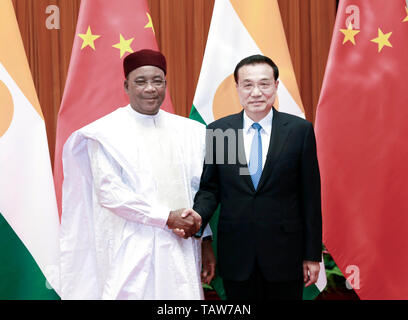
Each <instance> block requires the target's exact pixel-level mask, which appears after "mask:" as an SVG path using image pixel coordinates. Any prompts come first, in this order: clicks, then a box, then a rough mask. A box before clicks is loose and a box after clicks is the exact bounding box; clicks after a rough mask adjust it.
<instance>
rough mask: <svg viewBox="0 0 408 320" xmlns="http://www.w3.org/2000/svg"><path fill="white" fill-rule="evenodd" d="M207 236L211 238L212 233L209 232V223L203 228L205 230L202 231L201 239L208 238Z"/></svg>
mask: <svg viewBox="0 0 408 320" xmlns="http://www.w3.org/2000/svg"><path fill="white" fill-rule="evenodd" d="M208 236H211V237H212V231H211V227H210V224H209V223H207V226H206V227H205V229H204V231H203V235H202V238H205V237H208Z"/></svg>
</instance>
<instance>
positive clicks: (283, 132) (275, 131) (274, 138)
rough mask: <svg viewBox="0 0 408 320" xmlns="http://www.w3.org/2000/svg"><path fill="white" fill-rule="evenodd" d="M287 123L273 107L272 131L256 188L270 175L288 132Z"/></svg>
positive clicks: (259, 187) (260, 186)
mask: <svg viewBox="0 0 408 320" xmlns="http://www.w3.org/2000/svg"><path fill="white" fill-rule="evenodd" d="M287 124H288V123H287V121H284V120H283V119H282V117H281V116H280V114H279V112H278V111H276V110H275V108H273V118H272V132H271V138H270V142H269V148H268V154H267V156H266V162H265V166H264V169H263V170H262V175H261V179H260V181H259V184H258V188H257V190H260V189H261V188H262V186H263V185H264V184H265V182H266V181H267V179H268V178H269V177H270V175H271V173H272V171H273V168H274V166H275V163H276V161H277V160H278V158H279V155H280V153H281V151H282V148H283V146H284V145H285V142H286V138H287V136H288V133H289V129H288V127H287ZM251 183H252V182H251Z"/></svg>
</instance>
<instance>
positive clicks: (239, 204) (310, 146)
mask: <svg viewBox="0 0 408 320" xmlns="http://www.w3.org/2000/svg"><path fill="white" fill-rule="evenodd" d="M278 76H279V71H278V68H277V66H276V65H275V64H274V63H273V61H272V60H271V59H269V58H268V57H265V56H261V55H255V56H250V57H247V58H245V59H243V60H242V61H241V62H240V63H238V65H237V67H236V69H235V72H234V77H235V82H236V88H237V92H238V95H239V99H240V102H241V105H242V106H243V108H244V110H243V111H242V112H240V113H238V114H234V115H230V116H227V117H224V118H222V119H219V120H217V121H214V122H213V123H211V124H210V125H209V126H208V129H207V150H206V161H205V163H204V169H203V173H202V176H201V182H200V189H199V191H198V192H197V194H196V196H195V199H194V207H193V210H194V211H196V212H197V213H198V214H200V215H201V217H202V225H203V227H204V226H205V225H206V224H207V223H208V222H209V220H210V218H211V217H212V215H213V213H214V211H215V210H216V208H217V207H218V205H219V204H221V209H220V215H219V221H218V266H219V274H220V276H221V277H222V278H223V282H224V288H225V291H226V295H227V298H228V299H234V300H236V299H301V298H302V292H303V285H304V284H305V285H306V286H308V285H310V284H313V283H315V282H316V281H317V278H318V274H319V262H320V261H321V247H322V220H321V198H320V174H319V167H318V162H317V154H316V142H315V135H314V130H313V126H312V124H311V123H310V122H308V121H306V120H304V119H301V118H299V117H296V116H293V115H289V114H286V113H282V112H278V111H276V109H275V108H273V104H274V101H275V98H276V93H277V88H278V84H279V81H278Z"/></svg>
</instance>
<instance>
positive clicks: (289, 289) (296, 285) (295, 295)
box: [223, 263, 303, 300]
mask: <svg viewBox="0 0 408 320" xmlns="http://www.w3.org/2000/svg"><path fill="white" fill-rule="evenodd" d="M223 282H224V289H225V293H226V296H227V299H228V300H302V295H303V279H301V280H297V281H290V282H269V281H267V280H266V279H265V278H264V276H263V275H262V272H261V270H260V269H259V266H258V263H255V266H254V270H253V272H252V274H251V276H250V277H249V279H247V280H245V281H231V280H225V279H223Z"/></svg>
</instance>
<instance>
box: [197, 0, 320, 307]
mask: <svg viewBox="0 0 408 320" xmlns="http://www.w3.org/2000/svg"><path fill="white" fill-rule="evenodd" d="M253 54H263V55H266V56H268V57H270V58H271V59H272V60H273V61H274V62H275V63H276V64H277V65H278V67H279V74H280V76H279V87H278V98H277V100H276V101H275V104H274V106H275V108H277V109H279V111H283V112H286V113H290V114H293V115H297V116H299V117H302V118H304V117H305V116H304V110H303V105H302V101H301V99H300V94H299V90H298V87H297V83H296V78H295V73H294V71H293V66H292V61H291V59H290V54H289V48H288V45H287V43H286V38H285V31H284V29H283V24H282V19H281V16H280V12H279V6H278V2H277V1H276V0H256V1H249V0H216V1H215V5H214V11H213V15H212V20H211V25H210V31H209V34H208V39H207V45H206V48H205V53H204V59H203V63H202V66H201V72H200V77H199V80H198V84H197V88H196V93H195V96H194V101H193V107H192V109H191V113H190V118H192V119H195V120H197V121H200V122H202V123H204V124H209V123H211V122H213V121H214V120H217V119H219V118H221V117H224V116H227V115H229V114H233V113H238V112H240V111H241V110H242V106H241V105H240V103H239V100H238V95H237V92H236V88H235V81H234V76H233V73H234V69H235V66H236V65H237V63H238V62H239V61H241V60H242V59H243V58H245V57H247V56H250V55H253ZM217 222H218V211H217V213H216V214H215V215H214V217H213V218H212V220H211V221H210V225H211V229H212V231H213V235H214V242H213V243H214V245H213V248H214V251H215V252H216V239H217V235H216V230H217ZM212 285H213V286H214V288H215V289H216V291H217V293H218V295H219V296H220V297H221V298H225V293H224V289H223V285H222V280H221V278H219V277H217V278H216V279H215V280H214V281H213V282H212ZM325 286H326V274H325V272H324V264H323V263H321V273H320V275H319V281H318V283H317V285H313V286H310V287H308V288H306V289H305V291H304V295H303V298H304V299H314V298H315V297H316V296H317V295H318V294H319V293H320V291H322V290H323V289H324V287H325Z"/></svg>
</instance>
